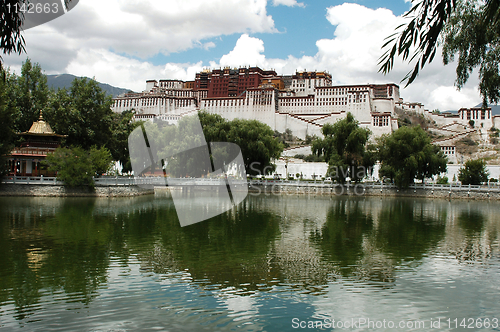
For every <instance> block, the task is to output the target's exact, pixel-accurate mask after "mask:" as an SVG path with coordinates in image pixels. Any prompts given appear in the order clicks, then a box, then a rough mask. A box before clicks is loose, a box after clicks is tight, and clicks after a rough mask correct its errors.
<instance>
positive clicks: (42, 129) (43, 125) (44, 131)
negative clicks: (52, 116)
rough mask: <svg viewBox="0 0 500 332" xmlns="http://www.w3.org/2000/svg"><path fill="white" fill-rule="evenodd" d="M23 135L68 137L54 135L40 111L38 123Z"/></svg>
mask: <svg viewBox="0 0 500 332" xmlns="http://www.w3.org/2000/svg"><path fill="white" fill-rule="evenodd" d="M22 134H27V135H41V136H58V137H66V135H57V134H56V133H54V131H53V130H52V128H51V127H50V125H49V124H48V123H47V122H45V120H44V119H43V116H42V111H40V116H39V117H38V121H36V122H33V124H32V125H31V128H30V130H28V131H26V132H24V133H22Z"/></svg>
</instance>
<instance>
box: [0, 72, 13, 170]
mask: <svg viewBox="0 0 500 332" xmlns="http://www.w3.org/2000/svg"><path fill="white" fill-rule="evenodd" d="M0 73H1V74H2V76H6V74H4V72H3V70H0ZM7 84H8V83H7V81H4V80H1V79H0V165H1V166H2V167H0V176H1V175H2V174H3V172H4V171H5V169H4V167H3V165H5V163H6V159H5V155H7V154H9V153H10V151H11V150H12V148H13V147H14V144H13V141H14V136H15V135H14V130H13V128H14V118H13V110H12V108H11V106H10V103H9V97H8V93H7Z"/></svg>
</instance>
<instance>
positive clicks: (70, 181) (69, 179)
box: [44, 147, 95, 187]
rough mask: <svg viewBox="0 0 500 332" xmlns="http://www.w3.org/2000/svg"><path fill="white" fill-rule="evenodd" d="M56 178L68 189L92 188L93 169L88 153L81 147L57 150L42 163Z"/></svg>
mask: <svg viewBox="0 0 500 332" xmlns="http://www.w3.org/2000/svg"><path fill="white" fill-rule="evenodd" d="M44 162H45V163H46V164H47V165H48V166H49V170H50V171H53V172H57V178H58V179H60V180H62V181H64V183H65V184H66V185H68V186H70V187H75V186H93V185H94V180H93V179H92V176H93V175H94V174H95V169H94V167H93V165H92V160H91V158H90V154H89V152H88V151H86V150H84V149H83V148H81V147H74V148H71V149H70V148H57V149H56V150H55V151H54V153H51V154H48V155H47V158H46V160H45V161H44Z"/></svg>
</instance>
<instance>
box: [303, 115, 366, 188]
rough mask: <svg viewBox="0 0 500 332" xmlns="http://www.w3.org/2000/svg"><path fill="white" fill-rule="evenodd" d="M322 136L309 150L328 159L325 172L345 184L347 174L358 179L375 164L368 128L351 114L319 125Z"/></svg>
mask: <svg viewBox="0 0 500 332" xmlns="http://www.w3.org/2000/svg"><path fill="white" fill-rule="evenodd" d="M321 132H322V133H323V136H324V138H318V139H316V140H314V141H313V144H312V152H313V154H315V155H317V156H324V157H325V160H326V161H328V173H329V174H330V176H331V177H332V178H336V179H337V180H338V181H339V182H341V183H344V182H345V179H346V178H347V177H350V178H351V180H353V181H360V180H361V179H363V178H364V177H365V176H366V175H367V174H368V172H369V169H370V167H371V166H373V164H374V163H375V156H374V154H373V153H371V151H370V150H369V149H367V142H368V139H369V137H370V131H369V130H368V129H366V128H361V127H359V122H358V121H356V119H354V116H353V115H352V114H351V113H347V116H346V117H345V118H344V119H342V120H340V121H337V122H336V123H334V124H325V125H324V126H323V128H321Z"/></svg>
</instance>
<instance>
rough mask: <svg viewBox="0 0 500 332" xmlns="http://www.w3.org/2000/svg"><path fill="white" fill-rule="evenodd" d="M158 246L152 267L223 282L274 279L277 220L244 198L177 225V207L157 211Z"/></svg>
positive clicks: (251, 283)
mask: <svg viewBox="0 0 500 332" xmlns="http://www.w3.org/2000/svg"><path fill="white" fill-rule="evenodd" d="M156 222H157V227H158V229H159V231H160V233H161V242H162V248H161V249H157V250H156V251H154V252H151V254H150V256H149V257H148V260H149V264H150V265H151V267H152V268H153V269H154V271H155V272H158V273H162V272H163V273H164V272H166V271H171V270H170V269H172V268H173V267H175V268H178V269H182V270H184V269H187V270H188V271H189V272H190V274H191V276H192V277H193V278H194V279H209V280H210V283H211V284H220V285H222V287H227V286H239V285H240V284H249V285H248V286H246V288H247V289H255V288H256V284H258V283H261V282H263V280H267V279H272V275H271V276H270V275H269V272H268V270H269V265H268V262H267V261H268V254H269V251H270V247H271V244H272V242H273V240H274V239H275V238H276V237H277V236H278V233H279V228H278V219H277V218H276V217H275V216H274V215H272V214H270V213H266V212H260V211H259V210H258V209H256V208H254V207H253V206H252V205H250V204H247V203H246V202H244V203H242V204H241V205H240V206H239V207H237V209H236V212H234V211H231V210H230V211H228V212H226V213H224V214H222V215H219V216H217V217H214V218H212V219H210V220H208V221H204V222H201V223H197V224H194V225H191V226H188V227H184V228H181V227H180V226H179V222H178V220H177V217H176V216H175V211H174V210H173V209H163V210H160V211H158V215H157V220H156Z"/></svg>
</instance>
